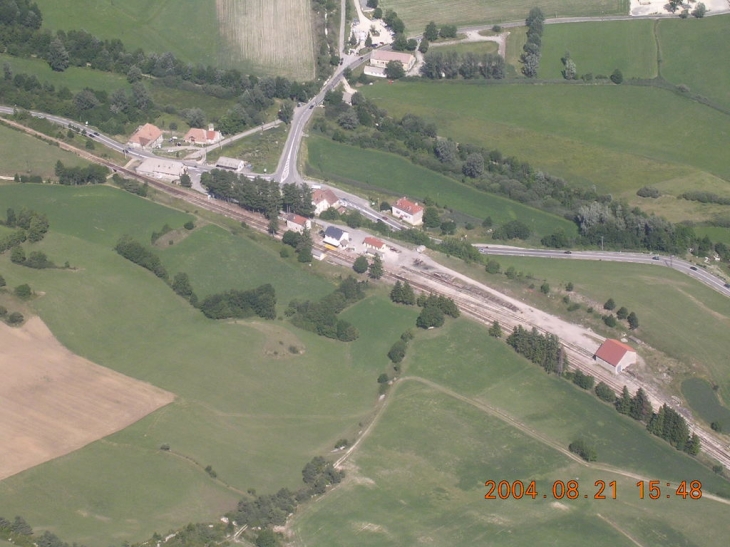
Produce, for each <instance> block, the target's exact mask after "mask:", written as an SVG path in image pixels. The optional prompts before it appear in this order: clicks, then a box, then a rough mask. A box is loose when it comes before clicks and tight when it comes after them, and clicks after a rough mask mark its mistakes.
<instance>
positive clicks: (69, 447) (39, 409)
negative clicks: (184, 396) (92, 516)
mask: <svg viewBox="0 0 730 547" xmlns="http://www.w3.org/2000/svg"><path fill="white" fill-rule="evenodd" d="M0 378H2V382H0V480H2V479H4V478H6V477H9V476H11V475H14V474H16V473H19V472H21V471H23V470H25V469H28V468H30V467H33V466H35V465H38V464H40V463H43V462H46V461H48V460H51V459H53V458H57V457H58V456H62V455H64V454H68V453H69V452H73V451H74V450H76V449H78V448H81V447H82V446H85V445H87V444H89V443H90V442H92V441H95V440H97V439H99V438H101V437H104V436H106V435H109V434H111V433H114V432H115V431H119V430H120V429H123V428H125V427H127V426H128V425H130V424H132V423H134V422H136V421H137V420H139V419H141V418H142V417H144V416H146V415H147V414H149V413H150V412H152V411H154V410H156V409H158V408H160V407H161V406H164V405H166V404H168V403H170V402H171V401H172V400H173V399H174V395H173V394H171V393H168V392H166V391H164V390H162V389H159V388H156V387H154V386H152V385H150V384H146V383H144V382H140V381H138V380H134V379H132V378H129V377H127V376H124V375H122V374H119V373H117V372H114V371H112V370H109V369H107V368H104V367H100V366H99V365H95V364H94V363H92V362H90V361H87V360H86V359H82V358H81V357H79V356H78V355H74V354H73V353H71V352H70V351H68V350H67V349H66V348H64V347H63V346H62V345H61V344H60V343H59V342H58V340H56V339H55V338H54V336H53V334H52V333H51V331H50V330H48V327H46V325H45V323H43V321H41V320H40V319H39V318H38V317H34V318H32V319H30V320H28V322H27V323H26V324H25V325H23V326H22V327H20V328H11V327H8V326H7V325H5V324H4V323H0Z"/></svg>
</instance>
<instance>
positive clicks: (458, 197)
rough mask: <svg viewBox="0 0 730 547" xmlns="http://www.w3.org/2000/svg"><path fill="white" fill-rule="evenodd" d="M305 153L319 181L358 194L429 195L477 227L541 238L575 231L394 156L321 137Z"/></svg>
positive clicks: (309, 143)
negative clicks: (486, 224) (514, 223)
mask: <svg viewBox="0 0 730 547" xmlns="http://www.w3.org/2000/svg"><path fill="white" fill-rule="evenodd" d="M307 149H308V153H309V156H308V160H307V161H308V164H309V165H310V166H312V167H313V168H314V169H315V170H317V171H318V173H317V174H318V176H322V175H324V176H326V177H330V178H331V179H332V180H335V181H337V180H340V181H341V182H345V183H350V184H353V185H355V186H356V187H357V188H360V189H366V190H367V189H369V190H375V191H377V190H380V191H383V192H386V193H388V194H390V195H391V196H401V195H408V196H410V197H411V198H413V199H417V200H423V198H425V197H426V196H428V197H430V198H431V199H433V200H435V201H436V202H437V203H439V205H441V206H442V207H449V208H452V209H454V210H455V211H458V212H460V213H463V214H465V215H468V216H470V217H472V221H473V222H476V223H479V222H480V221H481V220H483V219H484V218H486V217H487V216H491V217H492V220H493V221H494V223H495V225H500V224H503V223H505V222H508V221H510V220H514V219H519V220H521V221H522V222H525V223H526V224H528V225H529V226H530V227H531V228H532V229H533V231H534V232H535V233H536V234H539V235H540V236H542V235H546V234H549V233H553V232H554V231H555V230H556V229H560V228H562V229H563V230H565V232H566V233H574V232H575V231H576V227H575V225H574V224H573V223H572V222H569V221H567V220H565V219H563V218H560V217H558V216H555V215H550V214H548V213H544V212H542V211H538V210H537V209H532V208H530V207H527V206H525V205H522V204H520V203H517V202H514V201H510V200H508V199H505V198H502V197H500V196H495V195H493V194H488V193H486V192H481V191H479V190H476V189H474V188H471V187H468V186H466V185H464V184H460V183H458V182H456V181H454V180H453V179H450V178H448V177H445V176H443V175H440V174H439V173H435V172H434V171H430V170H428V169H426V168H424V167H420V166H418V165H415V164H413V163H411V162H410V161H409V160H407V159H405V158H402V157H400V156H396V155H394V154H388V153H386V152H380V151H377V150H365V149H362V148H356V147H353V146H348V145H344V144H340V143H336V142H334V141H332V140H330V139H326V138H323V137H310V138H309V139H308V140H307ZM538 239H539V238H538Z"/></svg>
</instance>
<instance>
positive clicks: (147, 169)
mask: <svg viewBox="0 0 730 547" xmlns="http://www.w3.org/2000/svg"><path fill="white" fill-rule="evenodd" d="M187 172H188V168H187V167H185V165H184V164H183V163H181V162H179V161H173V160H164V159H161V158H147V159H146V160H144V161H143V162H142V163H140V164H139V165H138V166H137V173H139V174H140V175H146V176H148V177H154V178H156V179H163V180H168V181H171V182H172V181H177V180H180V177H181V176H183V175H184V174H185V173H187Z"/></svg>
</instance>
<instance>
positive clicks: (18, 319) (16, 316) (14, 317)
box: [8, 311, 25, 325]
mask: <svg viewBox="0 0 730 547" xmlns="http://www.w3.org/2000/svg"><path fill="white" fill-rule="evenodd" d="M24 319H25V318H24V317H23V314H22V313H20V312H19V311H14V312H13V313H11V314H10V315H8V324H10V325H20V324H21V323H22V322H23V320H24Z"/></svg>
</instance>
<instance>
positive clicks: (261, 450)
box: [0, 185, 414, 546]
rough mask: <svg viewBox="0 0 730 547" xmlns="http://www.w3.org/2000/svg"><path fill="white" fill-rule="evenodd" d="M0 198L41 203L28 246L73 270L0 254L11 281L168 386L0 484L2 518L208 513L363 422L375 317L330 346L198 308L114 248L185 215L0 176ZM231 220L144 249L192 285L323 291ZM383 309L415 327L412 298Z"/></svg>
mask: <svg viewBox="0 0 730 547" xmlns="http://www.w3.org/2000/svg"><path fill="white" fill-rule="evenodd" d="M0 202H1V203H2V204H3V207H14V208H15V209H16V210H18V209H20V208H21V207H22V206H24V205H25V206H28V207H31V208H33V209H35V210H38V211H41V212H44V213H46V214H47V215H48V217H49V220H50V224H51V230H50V232H49V234H48V235H47V236H46V238H45V239H44V240H43V241H42V242H41V243H39V244H37V245H34V246H33V247H31V246H30V245H28V244H26V245H27V250H32V249H33V248H37V249H40V250H43V251H44V252H46V254H47V255H48V256H49V258H50V259H51V260H53V261H55V262H56V263H59V264H63V263H64V262H65V261H66V260H68V261H69V262H70V264H71V266H72V268H73V269H71V270H31V269H28V268H24V267H21V266H17V265H14V264H11V263H10V260H9V256H7V253H6V254H5V255H2V256H0V271H2V274H3V276H4V277H5V279H6V281H7V283H8V286H10V287H13V286H16V285H18V284H21V283H29V284H30V286H31V287H32V288H33V290H34V291H35V292H36V293H38V294H40V295H42V296H39V297H37V298H36V299H34V300H33V301H32V302H31V304H30V305H31V306H32V308H33V309H34V310H35V311H36V312H37V313H38V314H39V315H40V316H41V317H42V318H43V319H44V321H46V323H47V324H48V325H49V327H50V328H51V330H52V331H53V332H54V334H55V335H56V336H57V337H58V338H59V340H60V341H61V342H62V343H63V344H64V345H65V346H66V347H68V348H69V349H70V350H71V351H74V352H75V353H78V354H79V355H82V356H84V357H87V358H89V359H91V360H92V361H94V362H96V363H98V364H101V365H103V366H107V367H110V368H112V369H114V370H117V371H119V372H122V373H124V374H127V375H129V376H132V377H135V378H139V379H142V380H144V381H147V382H150V383H152V384H154V385H158V386H160V387H163V388H164V389H167V390H170V391H171V392H173V393H175V394H176V396H177V398H176V401H175V402H174V403H173V404H171V405H169V406H167V407H165V408H164V409H161V410H160V411H159V412H156V413H154V414H152V415H150V416H148V417H147V418H145V419H143V420H141V421H140V422H138V423H137V424H135V425H133V426H131V427H130V428H127V429H125V430H123V431H121V432H119V433H117V434H115V435H112V436H110V437H108V438H106V439H103V440H101V441H98V442H96V443H92V444H91V445H89V446H87V447H85V448H84V449H82V450H79V451H77V452H74V453H72V454H69V455H68V456H66V457H64V458H60V459H58V460H54V461H53V462H50V463H49V464H44V465H42V466H38V467H36V468H34V469H31V470H28V471H27V472H24V473H21V474H18V475H16V476H14V477H10V478H8V479H7V480H5V481H3V482H2V483H0V515H6V514H9V515H15V514H21V515H23V516H24V517H25V518H27V519H28V521H29V522H31V523H32V524H33V525H35V526H39V527H42V528H46V529H50V530H52V531H54V532H55V533H57V534H58V535H60V536H61V537H63V538H64V540H67V541H76V542H78V543H83V544H85V545H90V546H94V545H108V544H109V543H110V542H113V543H121V542H123V541H125V540H128V541H130V542H132V541H139V540H142V539H145V538H148V537H149V536H150V535H151V534H152V532H154V531H155V530H157V531H160V532H166V531H167V530H169V529H171V528H174V527H179V526H182V525H184V524H186V523H187V522H190V521H193V522H195V521H200V520H206V519H211V520H212V519H215V518H217V517H218V516H220V514H221V513H222V512H224V511H225V510H228V509H231V508H232V507H233V506H234V505H235V501H236V500H237V499H238V498H240V496H241V493H242V492H245V491H246V489H248V488H256V489H257V490H258V491H259V492H274V491H275V490H277V489H279V488H280V487H284V486H286V487H288V488H292V489H294V488H297V487H298V485H299V484H300V483H301V468H302V467H303V465H304V464H305V463H306V462H307V461H308V460H309V459H311V458H312V457H313V456H315V455H322V454H327V453H329V452H330V451H331V450H332V447H333V445H334V443H335V442H336V441H337V439H339V438H342V437H343V436H349V435H350V434H352V433H354V432H355V431H357V429H358V423H360V422H363V421H366V420H367V418H368V416H369V414H370V412H371V410H372V407H373V404H374V402H375V400H376V399H377V383H376V381H375V380H376V378H377V375H378V374H379V373H380V371H382V370H384V368H385V366H386V364H387V357H386V356H385V351H387V348H386V349H385V351H383V352H382V355H377V354H373V353H372V352H368V351H367V350H366V349H363V348H372V347H377V348H381V346H382V347H385V345H386V342H385V341H383V340H384V339H388V336H384V333H383V331H382V330H379V329H374V328H371V327H369V326H368V325H364V326H363V328H362V336H361V338H360V339H359V340H358V341H357V342H356V343H355V344H343V343H339V342H335V341H332V340H328V339H324V338H321V337H317V336H315V335H312V334H310V333H307V332H304V331H301V330H299V329H295V328H293V327H291V326H290V325H289V323H288V322H286V321H281V320H274V321H258V320H246V321H238V322H236V321H221V322H216V321H211V320H208V319H206V318H205V317H204V316H203V315H202V314H201V313H200V312H199V311H197V310H195V309H194V308H192V307H191V306H190V305H189V304H187V303H186V302H185V301H183V300H182V299H180V298H179V297H177V296H176V295H175V294H174V293H173V292H172V291H171V290H170V289H169V288H168V287H167V286H165V285H164V283H163V282H162V281H160V280H159V279H157V278H156V277H154V276H153V275H152V274H151V273H149V272H147V271H146V270H144V269H142V268H140V267H138V266H136V265H134V264H132V263H130V262H128V261H126V260H124V259H122V258H121V257H120V256H118V255H117V254H116V253H115V252H114V251H113V249H112V247H113V246H114V244H115V242H116V241H117V239H118V238H119V237H120V236H121V235H123V234H125V233H127V234H130V235H132V236H133V237H135V238H137V239H139V240H140V241H142V242H149V238H150V234H151V233H152V231H155V230H159V229H160V228H161V227H162V225H164V224H165V223H167V224H169V225H170V226H171V227H173V228H176V229H177V228H180V227H181V226H182V224H183V223H185V222H186V221H187V220H189V219H191V218H192V216H191V215H190V214H185V213H183V212H179V211H174V210H172V209H168V208H165V207H162V206H159V205H156V204H153V203H151V202H149V201H146V200H143V199H140V198H137V197H136V196H133V195H131V194H127V193H124V192H122V191H119V190H115V189H113V188H110V187H79V188H66V187H59V186H39V185H32V186H31V185H23V186H21V185H8V186H2V187H0ZM239 231H241V230H240V229H239ZM242 232H243V233H242V234H240V235H232V234H229V233H228V232H226V231H224V230H223V229H221V228H219V227H217V226H214V225H207V226H201V227H200V228H196V229H195V230H194V231H193V232H192V233H191V234H190V235H189V236H188V237H187V238H185V239H182V240H181V241H180V242H179V243H176V244H175V245H173V246H171V247H168V248H166V249H165V250H159V249H157V252H158V253H159V255H160V256H161V257H162V260H163V262H164V264H165V265H166V266H167V268H168V270H169V271H170V273H171V275H174V273H176V272H177V271H179V270H184V271H186V272H187V273H188V274H189V275H190V278H191V282H192V284H193V286H194V287H195V288H196V290H198V291H199V294H201V295H205V294H208V293H210V292H213V291H220V290H225V289H229V288H239V289H247V288H253V287H255V286H258V285H259V284H261V283H266V282H270V283H272V284H273V285H274V287H275V288H276V290H277V298H278V302H279V309H281V310H283V308H284V307H285V305H286V303H287V302H288V300H289V299H290V298H293V297H298V298H313V297H317V296H319V295H323V294H326V293H328V292H330V291H331V290H332V289H333V288H334V285H333V283H332V282H330V281H328V279H329V278H330V275H331V274H330V273H327V272H328V270H327V268H328V267H329V266H327V265H326V264H316V265H314V267H312V268H309V267H307V268H304V267H302V265H299V264H297V263H296V262H295V261H294V260H291V259H290V260H282V259H281V258H280V257H279V256H278V250H279V249H280V244H275V243H272V242H269V241H268V238H266V237H264V236H260V235H253V234H251V235H252V236H253V239H252V238H251V237H249V236H248V235H246V234H247V232H246V231H242ZM312 271H315V272H319V273H318V274H312V273H311V272H312ZM380 298H382V297H379V296H377V295H374V296H372V297H371V298H370V299H368V300H365V301H364V302H362V303H361V304H359V305H358V306H356V307H355V308H354V309H351V310H348V315H349V319H350V320H352V322H353V323H354V324H355V325H356V326H358V327H359V326H360V323H361V322H366V321H368V318H370V317H371V314H372V307H373V306H375V307H376V308H380V309H383V306H382V304H378V303H377V300H378V299H380ZM373 299H374V300H375V301H376V302H375V303H373ZM360 306H362V311H359V308H360ZM383 310H384V312H385V313H387V314H388V317H387V319H383V321H384V323H383V324H386V325H388V328H389V329H393V331H395V332H397V333H400V332H403V331H404V330H406V328H408V327H409V326H411V325H412V324H413V321H414V316H413V311H412V310H405V309H400V308H395V307H392V306H390V307H388V308H387V309H383ZM391 343H392V342H391ZM290 347H291V348H296V350H297V351H298V353H296V354H295V353H292V351H290ZM388 347H389V345H388ZM358 348H359V349H358ZM162 444H169V445H170V447H171V451H170V452H169V453H165V452H161V451H160V450H159V447H160V446H161V445H162ZM206 465H211V466H212V467H213V469H214V470H215V471H216V472H217V474H218V479H217V480H213V479H212V478H210V477H208V475H207V474H206V473H205V471H204V467H205V466H206ZM226 485H230V486H226Z"/></svg>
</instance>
